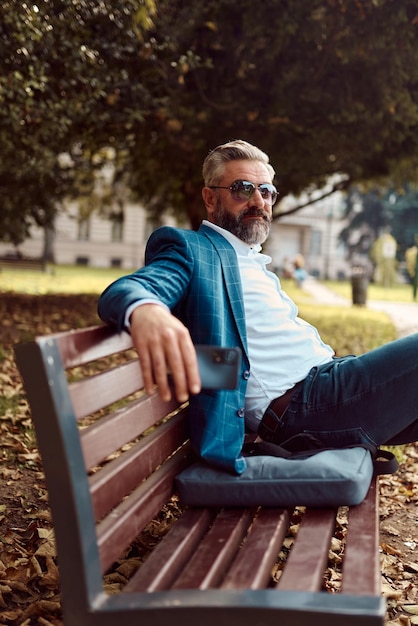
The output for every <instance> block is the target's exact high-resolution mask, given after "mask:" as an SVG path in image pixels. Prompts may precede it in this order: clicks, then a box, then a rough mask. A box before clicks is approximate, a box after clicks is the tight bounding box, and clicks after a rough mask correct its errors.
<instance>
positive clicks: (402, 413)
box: [275, 333, 418, 449]
mask: <svg viewBox="0 0 418 626" xmlns="http://www.w3.org/2000/svg"><path fill="white" fill-rule="evenodd" d="M277 434H278V436H279V439H280V441H279V440H276V441H275V442H276V443H281V444H283V445H284V444H286V443H287V442H288V444H290V445H289V448H290V449H303V448H304V445H305V442H306V441H308V442H309V441H312V440H314V441H315V442H316V445H318V446H324V447H344V446H348V445H357V444H359V445H361V444H375V445H382V444H388V445H395V444H402V443H410V442H413V441H418V333H416V334H414V335H411V336H409V337H404V338H402V339H397V340H396V341H393V342H391V343H388V344H386V345H384V346H382V347H380V348H376V349H375V350H371V351H370V352H368V353H366V354H362V355H360V356H346V357H341V358H334V359H333V360H332V362H330V363H327V364H325V365H321V366H319V367H314V368H312V369H311V371H310V372H309V374H308V376H307V377H306V379H305V380H304V381H303V383H302V384H300V385H299V386H298V388H297V389H296V391H295V393H294V395H293V397H292V399H291V401H290V404H289V406H288V408H287V410H286V411H285V412H284V414H283V416H282V418H281V425H280V429H279V432H278V433H277ZM289 440H290V441H289Z"/></svg>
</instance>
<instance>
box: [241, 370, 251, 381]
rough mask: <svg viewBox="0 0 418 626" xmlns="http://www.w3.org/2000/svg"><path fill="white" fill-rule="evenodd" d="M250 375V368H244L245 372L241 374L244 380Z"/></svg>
mask: <svg viewBox="0 0 418 626" xmlns="http://www.w3.org/2000/svg"><path fill="white" fill-rule="evenodd" d="M250 376H251V372H250V370H245V372H244V373H243V375H242V377H243V379H244V380H248V379H249V377H250Z"/></svg>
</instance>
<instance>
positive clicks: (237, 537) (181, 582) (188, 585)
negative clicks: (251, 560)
mask: <svg viewBox="0 0 418 626" xmlns="http://www.w3.org/2000/svg"><path fill="white" fill-rule="evenodd" d="M251 520H252V515H251V512H250V510H249V509H223V510H222V511H221V512H220V513H219V515H218V516H217V518H216V519H215V521H214V523H213V525H212V527H211V529H210V531H209V532H208V534H207V535H206V536H205V537H204V539H203V541H202V542H201V543H200V545H199V547H198V549H197V550H196V552H195V554H194V555H193V557H192V558H191V559H190V562H189V564H188V566H187V569H186V570H185V571H184V572H183V574H182V575H181V576H179V578H178V579H177V581H176V582H175V583H174V585H173V587H172V588H173V589H196V588H198V589H210V588H211V587H216V586H217V585H218V584H219V583H220V582H221V581H222V578H223V577H224V575H225V572H226V570H227V568H228V566H229V565H230V563H231V561H232V559H233V558H234V556H235V553H236V551H237V550H238V548H239V546H240V544H241V542H242V540H243V538H244V537H245V535H246V533H247V530H248V527H249V525H250V523H251Z"/></svg>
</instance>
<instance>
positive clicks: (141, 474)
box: [90, 414, 187, 521]
mask: <svg viewBox="0 0 418 626" xmlns="http://www.w3.org/2000/svg"><path fill="white" fill-rule="evenodd" d="M185 422H186V419H185V416H184V414H178V415H176V416H175V417H174V418H172V419H171V420H169V421H168V422H167V423H166V424H163V425H162V426H161V427H160V428H158V429H157V430H155V431H154V432H153V433H151V434H150V435H149V437H147V438H146V439H144V440H141V441H139V442H138V443H137V444H136V445H135V446H134V447H133V448H131V449H130V450H129V451H127V452H125V453H124V454H122V455H120V456H118V457H117V458H115V459H114V460H113V461H111V462H110V463H108V464H107V465H106V466H105V467H104V468H103V469H101V470H100V471H98V472H97V473H95V474H93V475H92V476H91V477H90V492H91V496H92V501H93V508H94V513H95V517H96V521H98V520H100V519H101V518H102V517H103V516H104V515H106V514H107V513H108V512H109V511H110V509H112V508H113V507H115V506H116V505H117V504H119V502H120V501H121V500H122V498H123V497H125V496H126V495H129V494H130V493H131V492H132V491H133V490H134V489H135V488H136V487H137V486H138V485H139V484H140V483H141V482H142V481H143V480H144V479H145V478H147V477H148V476H149V475H150V474H151V472H153V471H154V470H155V469H156V468H157V467H158V466H159V465H161V463H163V461H165V459H166V458H168V456H169V455H170V454H171V452H172V451H173V450H176V449H177V448H179V447H180V446H181V445H182V444H183V442H184V441H185V439H186V438H187V425H186V423H185Z"/></svg>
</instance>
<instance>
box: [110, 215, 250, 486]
mask: <svg viewBox="0 0 418 626" xmlns="http://www.w3.org/2000/svg"><path fill="white" fill-rule="evenodd" d="M153 296H157V297H158V299H159V300H161V301H162V302H164V303H165V304H166V305H167V306H168V308H169V309H170V310H171V311H172V312H173V314H174V315H176V316H177V317H178V318H179V319H180V320H181V321H182V322H183V323H184V324H185V325H186V326H187V328H188V329H189V331H190V334H191V337H192V340H193V342H194V343H195V344H198V343H202V344H209V345H220V346H238V347H240V348H241V350H242V353H243V360H242V365H241V367H242V371H241V376H240V383H239V387H238V389H237V390H233V391H229V390H228V391H224V390H222V391H210V390H208V391H206V390H204V391H202V392H201V393H200V394H199V395H197V396H192V397H191V399H190V438H191V441H192V444H193V446H194V448H195V450H196V451H197V452H198V454H199V455H200V456H201V457H202V458H204V459H205V460H207V461H208V462H210V463H212V464H215V465H217V466H219V467H223V468H225V469H228V470H230V471H233V472H235V473H238V474H239V473H241V472H243V471H244V469H245V467H246V463H245V460H244V458H243V457H242V455H241V449H242V445H243V441H244V431H245V428H244V399H245V391H246V387H247V380H248V377H249V370H250V364H249V361H248V354H247V336H246V328H245V314H244V305H243V295H242V288H241V279H240V274H239V268H238V261H237V257H236V253H235V251H234V249H233V247H232V246H231V245H230V243H229V242H228V241H227V240H226V239H225V238H224V237H222V235H220V234H219V233H218V232H216V231H215V230H213V229H212V228H209V227H208V226H205V225H204V224H202V226H201V227H200V229H199V231H198V232H195V231H190V230H180V229H176V228H170V227H162V228H159V229H158V230H156V231H155V232H154V233H153V234H152V235H151V237H150V239H149V241H148V244H147V248H146V253H145V266H144V267H143V268H141V269H139V270H137V271H136V272H134V273H133V274H130V275H128V276H125V277H122V278H120V279H118V280H117V281H115V282H114V283H113V284H112V285H110V286H109V287H108V288H107V289H106V290H105V291H104V292H103V294H102V295H101V297H100V300H99V315H100V317H101V318H102V319H103V320H104V321H105V322H107V323H109V324H113V325H116V326H117V327H118V328H119V329H120V330H122V329H123V328H124V315H125V311H126V309H127V307H128V306H129V305H130V304H132V303H133V302H135V301H138V300H141V299H144V298H149V297H153Z"/></svg>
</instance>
